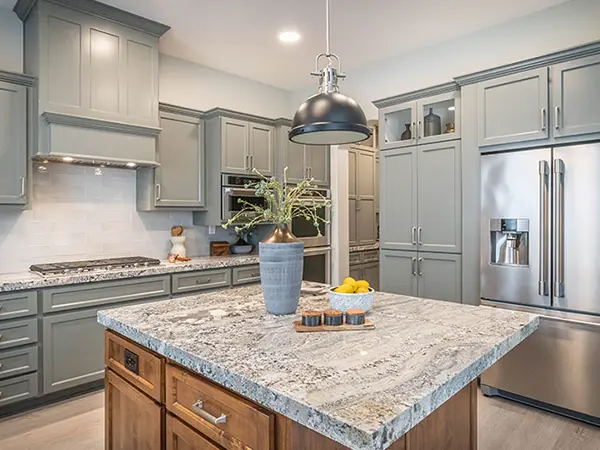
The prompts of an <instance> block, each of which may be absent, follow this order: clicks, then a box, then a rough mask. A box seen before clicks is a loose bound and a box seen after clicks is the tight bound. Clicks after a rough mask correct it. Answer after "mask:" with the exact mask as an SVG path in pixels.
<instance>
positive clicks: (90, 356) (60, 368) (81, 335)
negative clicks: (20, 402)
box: [42, 309, 104, 394]
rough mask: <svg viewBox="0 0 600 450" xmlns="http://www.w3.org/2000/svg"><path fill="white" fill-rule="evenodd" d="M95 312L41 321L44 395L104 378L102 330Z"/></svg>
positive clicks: (54, 316) (71, 313) (51, 317)
mask: <svg viewBox="0 0 600 450" xmlns="http://www.w3.org/2000/svg"><path fill="white" fill-rule="evenodd" d="M97 313H98V310H97V309H92V310H86V311H75V312H69V313H64V314H57V315H52V316H47V317H44V319H43V323H42V329H43V342H44V345H43V346H42V353H43V358H42V359H43V365H42V367H43V386H44V389H43V391H44V394H49V393H51V392H56V391H60V390H62V389H67V388H71V387H75V386H78V385H81V384H85V383H89V382H91V381H95V380H100V379H102V378H103V377H104V357H103V355H104V327H103V326H102V325H100V324H99V323H98V322H97V318H96V315H97Z"/></svg>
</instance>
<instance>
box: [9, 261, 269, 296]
mask: <svg viewBox="0 0 600 450" xmlns="http://www.w3.org/2000/svg"><path fill="white" fill-rule="evenodd" d="M252 264H258V255H257V254H251V255H229V256H201V257H196V258H192V260H191V261H189V262H185V263H183V262H177V263H170V262H169V261H167V260H163V261H161V263H160V264H159V265H157V266H149V267H135V268H131V269H111V270H96V271H91V272H82V273H74V274H68V275H49V276H46V277H44V276H41V275H39V274H37V273H33V272H21V273H6V274H0V293H2V292H15V291H24V290H28V289H41V288H46V287H53V286H66V285H70V284H81V283H95V282H99V281H110V280H124V279H128V278H138V277H148V276H152V275H165V274H170V273H181V272H193V271H196V270H208V269H219V268H222V267H240V266H248V265H252Z"/></svg>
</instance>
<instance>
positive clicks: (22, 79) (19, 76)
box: [0, 70, 36, 87]
mask: <svg viewBox="0 0 600 450" xmlns="http://www.w3.org/2000/svg"><path fill="white" fill-rule="evenodd" d="M0 81H5V82H7V83H16V84H20V85H23V86H27V87H32V86H35V82H36V78H35V77H32V76H30V75H25V74H23V73H15V72H7V71H5V70H0Z"/></svg>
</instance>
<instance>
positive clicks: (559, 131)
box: [551, 55, 600, 138]
mask: <svg viewBox="0 0 600 450" xmlns="http://www.w3.org/2000/svg"><path fill="white" fill-rule="evenodd" d="M551 87H552V107H553V113H554V114H553V123H554V136H555V137H556V138H561V137H566V136H574V135H580V134H588V133H599V132H600V107H599V104H600V55H595V56H590V57H587V58H582V59H578V60H575V61H569V62H566V63H563V64H557V65H555V66H552V67H551Z"/></svg>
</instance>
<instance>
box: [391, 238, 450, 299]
mask: <svg viewBox="0 0 600 450" xmlns="http://www.w3.org/2000/svg"><path fill="white" fill-rule="evenodd" d="M380 258H381V259H380V264H381V267H380V270H381V286H380V288H381V289H380V290H381V291H384V292H391V293H394V294H401V295H409V296H413V297H422V298H429V299H433V300H445V301H450V302H455V303H461V302H462V258H461V255H454V254H446V253H427V252H408V251H400V250H382V251H381V256H380Z"/></svg>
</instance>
